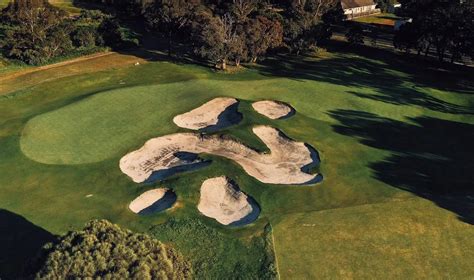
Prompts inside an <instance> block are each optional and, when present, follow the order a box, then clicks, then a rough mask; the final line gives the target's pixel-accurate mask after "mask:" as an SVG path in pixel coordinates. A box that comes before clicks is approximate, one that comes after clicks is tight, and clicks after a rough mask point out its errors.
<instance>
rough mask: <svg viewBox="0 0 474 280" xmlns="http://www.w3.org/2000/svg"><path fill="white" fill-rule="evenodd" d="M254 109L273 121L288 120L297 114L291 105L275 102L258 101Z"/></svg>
mask: <svg viewBox="0 0 474 280" xmlns="http://www.w3.org/2000/svg"><path fill="white" fill-rule="evenodd" d="M252 108H253V109H254V110H255V111H257V112H258V113H259V114H261V115H264V116H265V117H267V118H269V119H272V120H281V119H287V118H289V117H291V116H293V115H294V114H295V113H296V111H295V109H294V108H293V107H291V106H290V105H289V104H287V103H284V102H281V101H275V100H262V101H256V102H254V103H252Z"/></svg>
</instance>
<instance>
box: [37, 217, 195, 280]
mask: <svg viewBox="0 0 474 280" xmlns="http://www.w3.org/2000/svg"><path fill="white" fill-rule="evenodd" d="M190 274H191V268H190V265H189V263H188V262H186V261H185V260H184V259H183V257H182V256H181V255H180V254H179V253H178V252H177V251H176V250H174V249H173V248H171V247H169V246H165V245H163V244H162V243H160V242H159V241H157V240H155V239H152V238H151V237H150V236H148V235H145V234H137V233H132V232H131V231H128V230H124V229H121V228H120V227H119V226H117V225H114V224H112V223H110V222H108V221H105V220H101V221H97V220H96V221H91V222H89V223H88V224H87V225H86V227H85V228H84V229H83V230H80V231H73V232H69V233H68V234H66V235H65V236H63V237H61V238H60V240H59V241H58V242H57V243H56V244H54V245H50V246H49V248H47V249H46V251H45V264H44V266H43V267H42V269H41V270H40V271H39V272H38V274H37V278H40V279H58V278H59V279H66V278H68V279H73V278H91V279H92V278H101V279H103V278H106V279H131V278H133V279H185V278H189V277H190Z"/></svg>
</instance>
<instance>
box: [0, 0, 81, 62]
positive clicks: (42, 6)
mask: <svg viewBox="0 0 474 280" xmlns="http://www.w3.org/2000/svg"><path fill="white" fill-rule="evenodd" d="M2 22H4V23H5V24H7V25H9V26H10V28H9V30H7V32H6V33H5V39H4V41H5V46H4V48H5V49H6V52H7V56H10V57H13V58H17V59H20V60H23V61H26V62H27V63H31V64H37V63H44V62H46V61H48V60H49V59H51V58H53V57H55V56H57V55H60V54H62V53H64V52H66V51H67V50H68V49H70V48H71V47H72V43H71V40H70V36H69V33H70V32H71V30H72V28H71V24H70V22H68V20H67V13H66V12H65V11H63V10H61V9H59V8H56V7H54V6H52V5H50V4H49V3H48V2H47V1H40V0H15V1H13V2H11V3H10V4H9V5H8V6H7V7H6V8H5V9H4V10H3V16H2Z"/></svg>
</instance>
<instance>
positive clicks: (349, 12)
mask: <svg viewBox="0 0 474 280" xmlns="http://www.w3.org/2000/svg"><path fill="white" fill-rule="evenodd" d="M341 5H342V9H343V10H344V14H345V15H346V17H347V18H348V19H351V18H355V17H361V16H366V15H371V14H377V13H380V9H377V8H376V6H377V4H376V3H375V2H374V0H341Z"/></svg>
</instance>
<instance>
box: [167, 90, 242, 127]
mask: <svg viewBox="0 0 474 280" xmlns="http://www.w3.org/2000/svg"><path fill="white" fill-rule="evenodd" d="M238 104H239V101H238V100H237V99H235V98H228V97H218V98H214V99H212V100H211V101H209V102H206V103H205V104H203V105H201V106H199V107H198V108H196V109H194V110H192V111H189V112H187V113H184V114H181V115H177V116H176V117H174V119H173V122H174V123H175V124H176V125H177V126H179V127H183V128H188V129H192V130H201V131H216V130H219V129H222V128H225V127H227V126H231V125H233V124H236V123H239V122H240V120H241V119H242V116H241V115H240V113H239V112H238V111H237V107H238Z"/></svg>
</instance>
